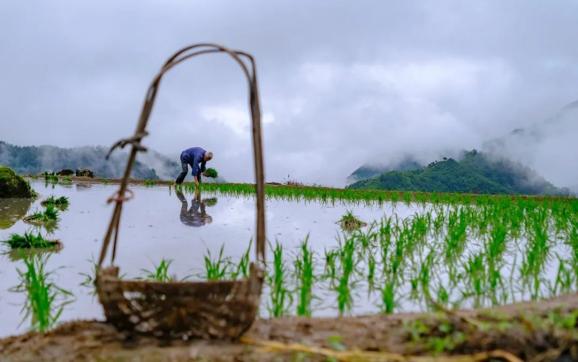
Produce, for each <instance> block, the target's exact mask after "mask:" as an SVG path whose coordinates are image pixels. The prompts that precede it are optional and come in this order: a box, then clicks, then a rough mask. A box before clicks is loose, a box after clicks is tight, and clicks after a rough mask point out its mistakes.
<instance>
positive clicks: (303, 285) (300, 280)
mask: <svg viewBox="0 0 578 362" xmlns="http://www.w3.org/2000/svg"><path fill="white" fill-rule="evenodd" d="M308 242H309V236H307V237H306V238H305V240H303V242H302V243H301V247H300V248H299V249H300V253H299V255H298V257H297V258H296V259H295V263H294V265H295V273H296V279H297V291H298V298H297V315H298V316H305V317H310V316H311V301H312V299H313V282H314V279H315V278H314V264H313V262H314V261H313V251H312V250H311V247H310V246H309V244H308Z"/></svg>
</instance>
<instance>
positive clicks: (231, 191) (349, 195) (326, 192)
mask: <svg viewBox="0 0 578 362" xmlns="http://www.w3.org/2000/svg"><path fill="white" fill-rule="evenodd" d="M180 188H181V190H183V191H187V192H194V191H195V186H194V184H191V183H187V184H183V185H180ZM201 190H202V191H203V192H206V193H209V192H215V193H218V194H221V195H224V196H234V197H243V196H252V195H254V194H255V185H253V184H231V183H227V184H218V183H204V184H202V185H201ZM265 194H266V197H267V198H268V199H280V200H288V201H295V202H298V201H308V200H316V201H320V202H322V203H328V204H333V203H348V204H351V203H353V204H355V203H362V204H365V205H370V204H376V205H382V204H384V203H386V202H392V203H399V202H403V203H416V204H418V205H430V204H439V205H443V204H451V205H454V204H475V205H484V204H492V203H496V202H503V201H510V200H512V201H514V202H516V203H518V202H520V203H523V202H525V203H527V204H542V203H543V204H546V206H547V207H550V206H552V207H553V205H554V204H558V203H562V204H563V203H568V202H569V203H576V204H577V205H578V199H576V198H573V197H567V196H522V195H480V194H459V193H440V192H410V191H386V190H374V189H337V188H328V187H321V186H301V187H296V186H287V185H265Z"/></svg>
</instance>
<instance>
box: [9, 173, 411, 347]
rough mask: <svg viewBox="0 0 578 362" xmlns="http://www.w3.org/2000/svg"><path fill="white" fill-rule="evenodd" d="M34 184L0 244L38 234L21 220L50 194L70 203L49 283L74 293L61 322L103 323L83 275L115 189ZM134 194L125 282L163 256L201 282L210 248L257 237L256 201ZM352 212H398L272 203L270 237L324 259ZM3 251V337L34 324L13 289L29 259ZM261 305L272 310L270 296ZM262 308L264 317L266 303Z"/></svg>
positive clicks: (14, 204) (57, 235) (368, 307)
mask: <svg viewBox="0 0 578 362" xmlns="http://www.w3.org/2000/svg"><path fill="white" fill-rule="evenodd" d="M32 185H33V187H34V189H35V190H36V191H37V192H39V193H40V197H39V198H38V200H37V201H35V202H33V203H32V205H29V204H27V202H25V201H22V200H21V201H6V200H0V225H1V226H0V240H6V239H7V238H8V237H9V235H10V234H11V233H23V232H25V231H29V230H33V229H32V228H31V226H30V225H28V224H25V223H24V222H22V221H21V220H20V221H18V220H19V219H20V218H21V217H22V216H24V215H25V214H26V213H27V212H28V213H31V212H34V211H36V210H41V209H42V207H41V206H40V201H41V200H42V199H43V198H45V197H48V196H50V195H55V196H66V197H68V198H69V199H70V206H69V208H68V210H67V211H65V212H62V213H61V215H60V221H59V223H58V229H57V230H55V231H54V232H53V234H52V235H49V237H48V238H50V239H59V240H60V241H61V242H62V243H63V244H64V248H63V249H62V250H61V251H60V252H58V253H53V254H50V255H49V256H48V261H47V266H46V269H47V270H49V271H53V273H52V275H51V278H52V279H53V281H54V282H55V284H56V285H58V286H59V287H60V288H63V289H65V290H68V291H70V292H71V293H73V295H74V300H73V302H72V303H70V304H67V305H66V306H65V307H64V311H63V314H62V316H61V318H60V320H61V321H64V320H72V319H78V318H83V319H90V318H97V319H102V318H103V314H102V310H101V307H100V305H99V304H98V302H97V300H96V298H95V297H94V296H93V294H92V293H93V290H92V288H90V287H83V286H81V284H82V283H83V281H85V280H86V277H85V275H83V274H91V270H92V268H93V260H95V259H96V258H97V257H98V253H99V251H100V246H101V240H102V237H103V235H104V232H105V229H106V227H107V224H108V221H109V218H110V214H111V212H112V206H111V205H109V204H107V203H106V200H107V199H108V198H109V197H110V196H111V195H112V194H113V193H114V192H115V191H116V189H117V187H116V186H113V185H82V184H75V185H68V186H64V185H55V186H52V185H48V186H46V185H45V184H44V183H43V182H33V183H32ZM132 189H133V191H134V192H135V198H134V199H133V200H131V201H130V202H128V203H126V204H125V210H124V213H123V219H122V222H121V232H120V242H119V249H118V254H117V264H118V265H120V266H121V272H122V273H124V274H125V275H126V276H127V277H138V276H143V271H142V270H143V269H152V268H153V264H155V263H158V262H159V261H160V260H161V258H166V259H171V260H173V262H172V265H171V269H170V271H171V273H174V274H176V275H177V276H179V277H183V276H187V275H192V276H193V277H195V276H200V274H201V273H202V268H203V256H204V254H205V253H206V251H207V250H208V251H210V252H211V254H212V255H217V254H218V251H219V249H220V247H221V246H222V245H224V250H225V254H226V256H229V257H231V258H232V259H234V260H237V259H238V258H239V257H240V256H241V255H242V254H243V252H244V251H245V250H246V248H247V246H248V244H249V241H250V240H251V238H252V237H253V235H254V231H253V230H254V223H255V216H254V201H253V200H252V199H250V198H233V197H224V196H219V195H204V197H206V198H213V200H208V201H207V202H205V203H204V205H203V206H202V205H198V204H195V201H194V200H193V197H192V195H190V194H185V195H178V194H176V193H175V191H174V190H172V189H170V188H169V187H164V186H157V187H145V186H133V187H132ZM214 198H216V200H215V199H214ZM215 201H216V203H215ZM347 210H352V211H353V212H354V213H355V214H356V215H357V216H359V217H360V218H361V219H363V220H366V221H369V220H375V219H379V218H381V217H383V216H384V215H388V214H391V213H392V212H393V208H392V207H391V206H387V205H386V206H382V207H378V206H371V207H368V206H361V205H357V206H356V205H344V204H339V205H326V204H325V205H322V204H320V203H316V202H300V203H296V202H290V201H279V200H270V201H268V202H267V222H268V238H269V240H271V241H273V242H274V241H275V240H278V241H279V242H282V243H283V245H284V246H285V248H286V250H287V253H288V256H290V255H294V253H295V249H296V248H297V246H298V244H299V243H300V242H301V241H302V240H303V239H304V238H305V237H306V236H307V235H309V238H310V241H311V243H312V245H313V247H314V249H315V250H317V251H318V252H320V253H321V252H323V250H324V249H325V248H331V247H334V246H335V245H336V244H337V240H336V236H337V235H338V234H339V232H340V231H339V226H338V225H337V224H336V221H337V220H339V218H340V217H341V216H342V215H343V214H344V213H345V212H346V211H347ZM395 212H396V213H397V214H398V216H399V217H405V216H408V215H411V214H412V213H413V210H412V209H411V208H409V207H407V206H403V205H398V206H397V207H396V208H395ZM43 233H44V232H43ZM0 249H1V250H2V255H0V321H1V323H0V336H5V335H10V334H16V333H20V332H24V331H26V330H28V329H29V327H30V322H29V318H25V317H26V316H25V314H24V313H25V312H24V311H23V310H22V306H23V304H24V302H25V295H24V293H22V292H20V293H19V292H16V291H14V287H15V286H17V285H18V283H19V277H18V272H17V270H18V269H20V270H24V264H23V261H22V260H13V259H14V258H11V255H10V254H9V253H7V247H6V246H5V245H0ZM251 255H252V254H251ZM107 262H108V261H107ZM321 295H322V294H321ZM263 299H264V304H266V303H267V301H266V298H263ZM334 300H335V297H332V300H331V301H329V302H328V303H320V302H319V301H318V300H317V301H316V302H314V304H316V305H318V307H316V308H315V309H314V314H315V315H335V314H336V312H335V309H334V308H332V307H331V305H332V304H334ZM374 302H375V301H372V300H371V299H368V298H367V296H366V295H363V293H362V295H361V298H357V300H356V301H355V304H354V308H353V310H352V313H353V314H360V313H368V312H376V311H377V310H378V309H377V307H376V306H375V305H374V304H375V303H374ZM262 309H263V313H264V314H266V313H267V312H266V307H265V305H264V307H263V308H262Z"/></svg>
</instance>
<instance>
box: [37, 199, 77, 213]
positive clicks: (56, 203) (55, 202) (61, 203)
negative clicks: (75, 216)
mask: <svg viewBox="0 0 578 362" xmlns="http://www.w3.org/2000/svg"><path fill="white" fill-rule="evenodd" d="M40 204H41V205H42V206H44V207H48V206H53V207H55V208H58V209H60V210H61V211H66V209H68V206H69V204H70V203H69V201H68V197H66V196H60V197H54V196H50V197H48V198H47V199H46V200H44V201H42V202H41V203H40Z"/></svg>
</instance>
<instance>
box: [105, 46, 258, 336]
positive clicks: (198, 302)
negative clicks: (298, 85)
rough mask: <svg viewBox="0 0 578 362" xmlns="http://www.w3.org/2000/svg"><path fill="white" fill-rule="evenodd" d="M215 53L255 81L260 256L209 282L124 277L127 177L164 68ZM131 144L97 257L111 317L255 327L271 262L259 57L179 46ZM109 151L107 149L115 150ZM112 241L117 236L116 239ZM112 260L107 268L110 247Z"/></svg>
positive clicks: (166, 328)
mask: <svg viewBox="0 0 578 362" xmlns="http://www.w3.org/2000/svg"><path fill="white" fill-rule="evenodd" d="M210 53H222V54H226V55H229V56H230V57H231V58H232V59H233V60H234V61H236V62H237V63H238V64H239V65H240V67H241V70H242V71H243V73H244V74H245V77H246V78H247V81H248V84H249V106H250V113H251V121H252V133H253V134H252V141H253V156H254V167H255V181H256V182H255V185H256V193H257V197H256V212H257V223H256V238H255V239H256V243H255V249H256V262H253V263H251V266H250V273H249V277H248V278H246V279H241V280H224V281H207V282H204V281H203V282H186V281H184V282H153V281H143V280H123V279H121V278H119V268H118V266H115V265H114V261H115V256H116V248H117V242H118V230H119V225H120V219H121V213H122V206H123V203H124V202H125V201H127V200H129V199H130V198H132V196H133V195H132V192H131V191H130V190H128V188H127V184H128V180H129V176H130V172H131V169H132V166H133V164H134V161H135V158H136V154H137V153H138V152H142V151H146V149H145V147H143V146H142V145H141V140H142V138H143V137H145V136H146V135H147V131H146V126H147V123H148V119H149V116H150V114H151V111H152V108H153V105H154V101H155V98H156V95H157V92H158V88H159V85H160V81H161V79H162V77H163V75H164V74H165V73H166V72H167V71H169V70H170V69H172V68H173V67H174V66H176V65H177V64H180V63H182V62H184V61H185V60H188V59H191V58H193V57H195V56H198V55H202V54H210ZM126 145H131V146H132V147H131V150H130V153H129V158H128V162H127V166H126V169H125V173H124V176H123V178H122V181H121V184H120V186H119V190H118V191H117V192H116V194H115V195H114V196H113V197H111V198H110V199H109V202H114V203H115V207H114V211H113V214H112V217H111V220H110V224H109V227H108V229H107V231H106V234H105V237H104V240H103V244H102V249H101V253H100V257H99V261H98V266H99V268H98V273H97V278H96V290H97V294H98V299H99V301H100V303H101V304H102V306H103V309H104V314H105V316H106V320H107V322H108V323H111V324H112V325H114V326H115V327H116V328H117V329H118V330H120V331H123V332H127V333H129V334H143V335H150V336H156V337H159V338H162V339H177V338H178V339H188V338H204V339H229V340H230V339H237V338H239V337H240V336H241V335H242V334H243V333H244V332H245V331H247V330H248V329H249V327H250V326H251V324H252V323H253V321H254V320H255V317H256V315H257V312H258V307H259V302H260V298H261V289H262V285H263V275H264V272H263V269H264V265H265V189H264V170H263V151H262V139H261V112H260V105H259V92H258V87H257V74H256V69H255V62H254V59H253V57H252V56H251V55H249V54H248V53H245V52H242V51H238V50H230V49H227V48H225V47H223V46H219V45H215V44H196V45H192V46H188V47H186V48H183V49H181V50H179V51H178V52H176V53H175V54H174V55H173V56H171V57H170V58H169V59H168V60H167V62H166V63H165V64H164V65H163V67H162V68H161V70H160V72H159V73H158V74H157V75H156V76H155V78H154V79H153V82H152V84H151V85H150V87H149V89H148V91H147V94H146V98H145V102H144V105H143V108H142V112H141V115H140V118H139V122H138V125H137V129H136V131H135V134H134V136H132V137H130V138H127V139H123V140H120V141H119V142H117V143H116V144H115V145H114V146H113V147H112V148H111V151H110V152H112V151H113V150H114V149H116V148H118V147H120V148H122V147H124V146H126ZM110 152H109V154H110ZM111 241H112V243H111ZM109 249H112V253H111V265H110V266H108V267H103V266H102V264H103V262H104V260H105V258H106V255H107V253H108V250H109Z"/></svg>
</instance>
